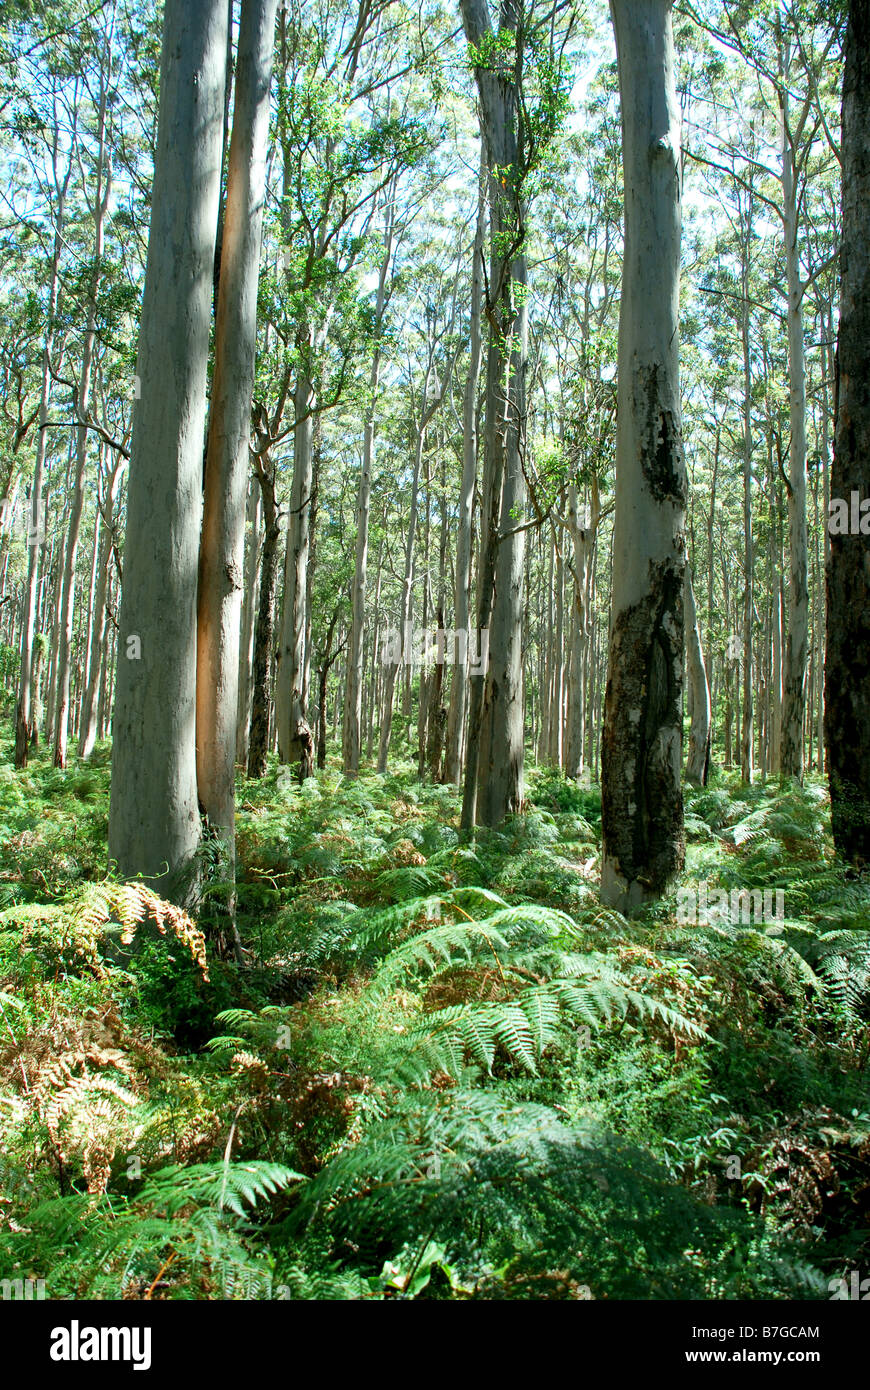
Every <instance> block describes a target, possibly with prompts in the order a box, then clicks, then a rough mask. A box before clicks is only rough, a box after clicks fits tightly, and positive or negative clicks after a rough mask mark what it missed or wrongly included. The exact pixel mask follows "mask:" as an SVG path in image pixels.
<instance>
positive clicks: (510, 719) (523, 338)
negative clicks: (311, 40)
mask: <svg viewBox="0 0 870 1390" xmlns="http://www.w3.org/2000/svg"><path fill="white" fill-rule="evenodd" d="M460 11H461V14H462V21H463V25H464V28H465V34H466V37H467V39H468V43H469V51H470V57H471V63H472V67H473V70H474V76H475V81H476V85H477V94H478V102H479V118H480V130H481V138H482V140H483V143H484V147H485V152H486V164H487V186H488V202H489V256H488V267H487V276H486V281H485V286H484V294H485V309H484V312H485V317H486V322H487V356H486V388H485V402H486V404H485V424H484V447H483V455H484V457H483V479H482V487H481V504H482V513H481V542H480V558H479V563H478V573H477V604H478V608H477V619H478V621H477V626H478V630H479V631H480V632H484V631H486V632H487V633H488V634H489V653H488V666H487V669H486V672H485V674H483V673H481V674H480V675H476V676H474V677H473V679H472V681H471V688H470V700H469V715H468V720H469V724H468V728H469V733H468V747H467V755H466V769H465V786H464V791H463V804H462V824H463V826H464V827H465V828H469V827H471V826H472V825H474V824H475V823H481V824H484V825H498V824H499V823H500V822H501V821H503V820H504V819H505V817H506V816H507V815H509V814H510V813H512V812H516V811H518V810H519V809H520V807H521V806H522V803H523V762H524V746H523V743H524V738H523V734H524V729H523V671H522V618H523V605H524V567H525V566H524V559H525V530H526V524H527V523H526V519H525V510H526V480H525V476H524V472H523V464H524V460H525V456H526V444H527V399H526V373H527V359H528V302H527V299H528V273H527V263H526V253H527V244H526V243H527V236H528V209H529V201H530V195H531V193H532V188H533V179H534V174H535V172H536V171H537V170H539V168H540V165H541V162H542V160H543V158H544V155H545V153H546V151H547V148H548V146H549V144H550V142H551V141H552V139H553V136H554V135H555V133H556V131H557V130H558V128H559V126H560V124H561V122H562V119H563V116H564V114H565V110H566V107H567V98H568V89H569V86H570V75H569V67H568V65H567V64H566V63H565V61H564V57H565V48H566V45H567V43H568V39H569V37H570V33H571V29H572V18H571V16H570V15H569V17H568V20H567V22H565V19H564V16H560V19H561V24H560V25H557V24H556V23H555V22H554V21H555V15H553V14H551V13H550V11H549V10H546V11H545V9H544V7H537V8H536V6H535V4H534V0H532V3H531V4H527V3H526V0H502V3H501V5H500V7H499V8H498V11H497V13H491V11H490V7H489V3H488V0H460Z"/></svg>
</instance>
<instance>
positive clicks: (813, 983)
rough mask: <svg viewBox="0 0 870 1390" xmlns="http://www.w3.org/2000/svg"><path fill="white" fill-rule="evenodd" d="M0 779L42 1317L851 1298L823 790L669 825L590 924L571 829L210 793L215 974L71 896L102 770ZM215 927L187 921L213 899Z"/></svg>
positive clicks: (11, 1177)
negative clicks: (235, 955)
mask: <svg viewBox="0 0 870 1390" xmlns="http://www.w3.org/2000/svg"><path fill="white" fill-rule="evenodd" d="M10 753H11V749H10V747H9V745H8V741H7V743H6V744H4V745H3V746H2V747H0V757H2V766H0V796H2V803H0V806H2V809H0V840H2V843H3V851H2V857H0V1148H2V1154H3V1158H2V1168H0V1277H3V1278H9V1279H23V1278H28V1277H30V1278H41V1279H44V1280H45V1284H46V1293H47V1296H48V1297H52V1298H60V1299H65V1298H75V1297H92V1298H101V1299H123V1298H126V1299H140V1298H144V1299H153V1298H161V1299H209V1298H243V1299H250V1298H257V1299H263V1298H294V1299H312V1298H314V1299H320V1298H375V1299H382V1298H397V1297H399V1298H424V1299H426V1298H428V1299H433V1298H434V1299H439V1298H440V1299H551V1298H568V1299H571V1298H583V1299H585V1298H594V1299H601V1298H611V1299H625V1298H643V1299H677V1298H701V1299H717V1298H726V1299H734V1298H808V1299H813V1298H827V1297H829V1293H828V1288H829V1282H830V1281H831V1280H832V1279H834V1278H836V1277H838V1276H839V1275H840V1274H841V1273H843V1272H844V1271H847V1270H849V1269H852V1268H859V1269H860V1268H862V1267H864V1268H867V1267H868V1264H870V1219H868V1218H870V1098H868V1094H867V1085H866V1063H867V1058H868V1048H870V891H868V884H867V882H866V881H865V880H864V879H863V878H862V877H859V876H856V875H855V874H853V873H852V872H851V871H848V870H846V869H845V868H844V866H843V865H842V864H840V863H838V861H837V860H836V859H835V857H834V854H833V850H832V846H831V840H830V831H829V824H828V806H827V801H826V797H825V794H824V791H823V789H822V788H821V787H820V786H818V785H815V784H812V783H810V784H808V785H807V786H806V787H805V788H798V787H795V786H789V785H786V784H782V785H781V784H779V783H769V784H767V785H766V786H754V787H751V788H744V787H740V786H739V784H738V783H737V782H735V781H733V780H729V779H726V778H723V777H722V776H721V775H719V776H718V778H717V779H716V780H714V782H713V784H712V785H711V786H710V787H708V788H706V789H704V790H698V791H695V790H689V791H688V792H687V795H686V827H687V839H688V854H687V866H686V872H685V875H684V879H683V882H682V884H681V885H680V886H681V888H683V890H685V889H686V888H687V887H689V888H692V889H693V890H694V888H696V887H697V886H698V885H699V884H700V883H701V882H703V883H704V884H705V885H706V888H707V890H709V895H710V896H713V894H714V892H715V890H718V889H722V890H724V891H725V893H727V894H730V893H731V891H732V890H735V891H742V890H752V889H764V890H770V891H771V892H773V893H775V892H776V890H780V891H781V892H782V894H783V901H784V912H783V914H782V916H781V918H777V919H776V920H772V921H758V920H740V919H739V915H738V918H737V920H734V919H733V914H732V916H731V917H728V916H727V915H725V916H723V914H722V913H719V914H718V915H717V913H716V912H715V911H703V910H702V911H699V913H698V914H696V918H695V920H694V921H686V920H685V914H684V913H681V912H680V910H679V902H680V900H679V899H678V898H677V896H676V894H675V895H674V896H673V897H672V898H670V899H669V900H667V901H666V902H664V903H662V904H660V905H658V906H657V907H656V908H655V909H654V910H650V911H648V912H647V913H645V914H643V915H642V916H640V917H638V918H635V919H632V920H631V921H628V920H626V919H624V918H622V917H621V916H619V915H618V914H617V913H615V912H612V911H609V910H607V909H604V908H603V907H602V906H601V904H600V902H599V899H598V893H597V879H598V863H599V855H600V816H601V807H600V795H599V793H598V792H597V790H595V789H594V788H591V789H590V788H582V787H579V786H577V785H576V784H573V783H569V782H566V781H564V779H562V778H560V777H558V776H556V775H554V774H553V773H552V772H546V771H540V772H538V773H537V774H533V775H532V778H531V785H530V789H529V801H528V805H527V808H526V811H525V813H524V814H523V815H521V816H517V817H515V818H514V819H513V820H512V821H510V822H509V823H507V824H506V825H505V826H503V827H501V828H500V829H499V830H498V831H487V832H483V831H480V832H477V833H476V835H475V836H474V837H473V838H472V839H469V838H467V837H463V836H462V835H461V834H460V832H459V829H458V811H459V798H458V792H457V791H456V789H454V788H449V787H440V786H431V785H427V784H423V783H420V782H419V781H418V780H417V779H416V778H415V777H414V776H413V775H412V774H411V772H410V770H407V771H400V772H398V773H397V774H395V775H393V776H389V777H377V776H374V775H372V774H367V775H363V776H361V777H360V778H358V779H357V780H355V781H346V780H344V779H342V778H341V777H340V775H339V774H338V772H337V771H336V770H335V769H333V768H328V769H327V770H326V771H325V772H323V773H319V774H318V775H317V776H316V777H315V778H312V779H311V780H310V781H308V782H307V783H305V784H304V785H303V786H301V787H300V786H299V785H298V784H297V783H296V782H295V781H294V780H293V779H292V778H291V776H290V775H289V773H288V772H287V771H286V770H283V769H281V768H278V767H276V766H270V769H269V772H268V774H267V776H266V777H265V778H264V779H263V780H262V781H261V782H258V783H257V782H248V781H246V780H241V781H240V783H239V788H238V803H239V811H238V850H239V860H240V868H239V883H238V895H237V897H238V908H237V912H238V918H237V920H238V928H239V932H240V935H241V939H242V943H243V947H244V958H245V963H244V965H241V966H239V965H236V964H235V963H232V964H229V963H227V961H226V960H224V959H223V958H221V957H219V956H218V955H217V954H216V953H215V952H214V951H213V950H212V943H213V942H214V941H215V940H216V936H215V933H214V931H213V927H214V924H213V923H212V922H211V917H210V913H211V909H210V907H209V899H208V897H207V898H206V900H205V902H204V905H203V910H202V911H201V913H200V915H199V918H198V921H197V922H196V923H194V922H192V921H191V920H190V918H188V917H186V915H185V914H183V913H181V912H180V911H179V910H178V909H174V908H172V907H171V906H170V905H169V904H165V903H163V902H161V900H160V899H159V898H157V897H155V896H154V895H153V894H148V892H147V890H143V889H142V887H141V886H138V885H126V886H125V885H119V884H115V883H112V882H110V881H109V880H107V879H106V877H105V841H106V823H107V806H108V757H107V750H106V749H105V748H101V749H99V750H98V752H97V755H96V757H95V759H94V761H93V762H92V763H91V764H88V765H86V766H80V767H76V768H74V769H72V770H71V771H69V772H68V773H65V774H64V773H59V772H55V771H54V770H52V769H50V768H48V767H47V766H46V765H45V764H44V763H42V762H40V761H39V760H37V761H36V762H35V763H34V764H33V766H32V767H31V769H29V770H28V771H27V772H25V773H17V774H16V773H14V772H12V771H11V770H10V766H9V764H10V762H11V757H10ZM219 896H220V894H219V893H216V894H215V898H218V897H219Z"/></svg>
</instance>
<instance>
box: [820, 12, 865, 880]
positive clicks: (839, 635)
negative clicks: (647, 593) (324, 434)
mask: <svg viewBox="0 0 870 1390" xmlns="http://www.w3.org/2000/svg"><path fill="white" fill-rule="evenodd" d="M842 158H843V242H842V247H843V249H842V258H841V282H840V329H839V339H838V351H837V404H836V437H835V442H834V462H833V466H832V469H831V497H832V498H833V499H836V498H843V499H844V500H846V501H847V502H848V501H849V500H850V498H851V494H852V492H858V493H859V495H860V496H861V498H867V497H870V239H868V226H870V0H851V3H850V6H849V19H848V27H847V30H846V49H845V71H844V76H843V145H842ZM868 552H870V546H868V540H867V537H866V536H863V535H837V534H834V535H832V536H831V558H830V563H829V567H828V578H827V601H828V635H827V661H826V667H825V742H826V745H827V752H828V775H829V778H830V787H831V822H832V827H833V832H834V842H835V844H836V846H837V849H838V850H839V852H840V853H841V854H842V855H843V856H844V858H846V859H849V860H851V861H852V862H853V863H855V864H857V865H866V864H867V863H868V862H870V665H868V662H867V652H868V650H870V554H868Z"/></svg>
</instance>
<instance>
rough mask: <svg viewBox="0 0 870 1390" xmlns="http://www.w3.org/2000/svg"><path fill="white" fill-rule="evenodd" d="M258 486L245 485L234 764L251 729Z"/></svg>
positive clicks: (243, 756) (242, 756) (244, 756)
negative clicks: (245, 526) (246, 531)
mask: <svg viewBox="0 0 870 1390" xmlns="http://www.w3.org/2000/svg"><path fill="white" fill-rule="evenodd" d="M261 508H262V497H261V496H260V484H259V483H258V482H257V479H256V477H254V476H253V475H252V476H251V479H250V483H249V486H248V506H247V523H249V524H250V539H249V542H248V553H247V559H246V561H245V592H244V597H243V599H242V629H241V633H240V636H239V700H238V708H237V712H236V763H237V764H239V765H240V766H242V767H245V766H246V765H247V761H248V734H249V733H250V728H251V664H252V660H253V652H254V623H255V620H256V606H257V579H258V577H259V573H260V510H261Z"/></svg>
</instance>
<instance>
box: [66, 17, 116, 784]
mask: <svg viewBox="0 0 870 1390" xmlns="http://www.w3.org/2000/svg"><path fill="white" fill-rule="evenodd" d="M111 80H112V34H111V32H110V35H109V40H108V46H107V52H106V58H105V66H102V65H101V67H100V105H99V116H98V118H97V119H98V126H97V144H98V152H97V172H96V186H95V190H94V202H93V207H92V212H93V218H94V266H93V272H92V275H91V283H90V286H89V290H88V313H87V326H86V328H85V335H84V343H83V347H82V369H81V375H80V377H79V387H78V396H77V399H76V415H77V417H78V421H79V424H78V429H77V431H76V471H75V482H74V485H73V492H72V502H71V504H70V508H69V523H68V528H67V544H66V556H65V560H64V570H63V599H62V602H61V627H60V642H59V646H58V658H57V663H58V664H57V675H56V705H55V719H54V765H55V767H61V768H62V767H66V758H67V733H68V723H69V703H70V669H71V661H72V636H73V610H74V605H75V585H76V561H77V558H78V546H79V532H80V529H81V519H82V506H83V503H84V489H85V467H86V464H87V457H88V430H87V427H86V425H85V423H84V422H85V420H86V417H87V414H88V406H89V403H90V390H91V372H92V370H93V357H94V343H95V338H96V324H97V294H98V291H99V284H100V272H101V265H102V259H103V240H104V229H105V222H106V213H107V211H108V207H109V194H110V191H111V184H112V176H111V163H110V162H109V161H107V160H106V108H107V104H108V92H109V87H110V85H111Z"/></svg>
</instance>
